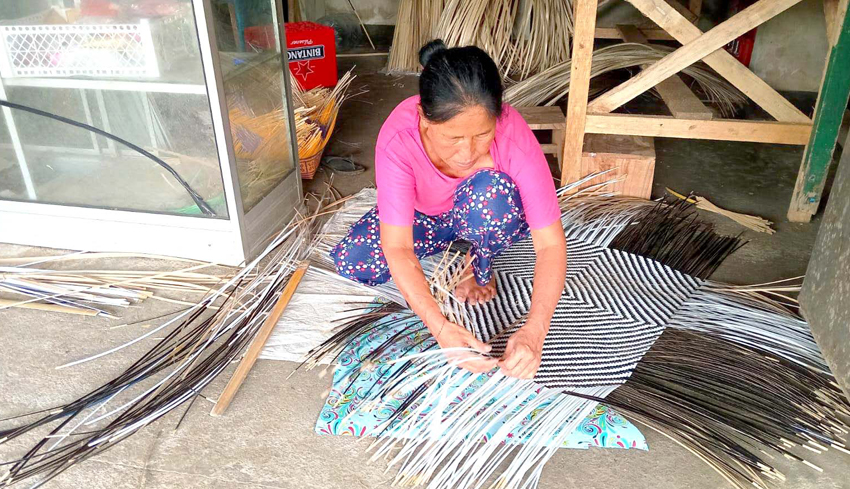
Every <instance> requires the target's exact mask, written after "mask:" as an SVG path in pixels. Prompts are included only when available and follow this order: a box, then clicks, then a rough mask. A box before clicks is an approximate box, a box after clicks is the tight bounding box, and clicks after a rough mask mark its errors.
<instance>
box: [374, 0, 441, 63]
mask: <svg viewBox="0 0 850 489" xmlns="http://www.w3.org/2000/svg"><path fill="white" fill-rule="evenodd" d="M445 4H446V0H402V1H401V3H399V6H398V17H397V19H398V20H397V21H396V28H395V32H394V33H393V44H392V49H390V56H389V60H388V61H387V71H388V72H390V73H394V72H402V73H416V72H418V71H419V70H420V69H421V68H422V67H421V66H420V65H419V48H421V47H422V46H423V45H424V44H425V43H427V42H428V41H430V40H431V39H434V38H435V36H436V32H437V26H438V24H439V22H440V16H441V15H442V13H443V8H444V6H445Z"/></svg>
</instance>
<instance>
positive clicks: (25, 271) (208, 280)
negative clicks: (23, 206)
mask: <svg viewBox="0 0 850 489" xmlns="http://www.w3.org/2000/svg"><path fill="white" fill-rule="evenodd" d="M212 266H213V264H212V263H202V264H198V265H194V266H191V267H188V268H184V269H181V270H174V271H163V272H156V271H140V270H50V269H45V268H31V267H26V266H18V267H0V290H2V291H4V292H6V293H10V294H13V295H14V296H16V297H18V298H14V299H11V298H6V299H0V310H2V309H7V308H11V307H16V308H25V309H38V310H46V311H52V312H63V313H69V314H78V315H85V316H101V317H107V318H114V317H115V316H114V315H113V314H112V313H111V312H110V311H107V310H104V309H102V308H101V307H99V306H110V307H128V306H131V305H133V304H136V303H138V302H141V301H143V300H145V299H157V300H162V301H166V302H174V303H179V304H186V305H192V304H193V303H190V302H185V301H180V300H177V299H172V298H168V297H163V296H161V295H160V293H163V292H164V293H174V292H179V293H198V294H206V293H208V292H209V291H210V289H211V288H212V287H215V286H216V285H219V284H221V283H223V282H224V281H226V280H227V278H228V277H227V276H219V275H212V274H206V273H198V271H197V270H200V269H202V268H208V267H212ZM20 296H23V297H25V298H20Z"/></svg>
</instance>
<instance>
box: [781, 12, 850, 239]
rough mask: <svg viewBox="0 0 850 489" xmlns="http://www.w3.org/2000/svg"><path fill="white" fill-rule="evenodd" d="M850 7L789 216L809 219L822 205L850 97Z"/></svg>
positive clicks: (828, 70)
mask: <svg viewBox="0 0 850 489" xmlns="http://www.w3.org/2000/svg"><path fill="white" fill-rule="evenodd" d="M849 12H850V11H848V10H847V9H844V16H843V17H842V18H841V21H840V25H838V26H836V28H837V30H838V33H839V35H838V39H837V40H836V43H835V45H834V46H832V47H831V49H830V50H829V53H828V55H827V59H826V67H825V68H824V72H823V79H822V81H821V86H820V92H819V93H818V101H817V104H816V105H815V116H814V122H813V125H812V133H811V137H810V138H809V141H808V144H807V145H806V150H805V151H804V152H803V161H802V163H801V164H800V171H799V173H798V174H797V183H796V184H795V185H794V195H793V196H792V197H791V205H790V206H789V208H788V220H790V221H794V222H808V221H810V220H811V218H812V216H813V215H815V214H816V213H817V211H818V207H819V206H820V201H821V194H822V193H823V187H824V185H825V184H826V177H827V174H828V173H829V165H830V163H832V154H833V152H834V151H835V143H836V140H837V139H838V132H839V129H840V127H841V119H842V117H843V115H844V109H845V108H846V107H847V100H848V98H850V15H848V13H849Z"/></svg>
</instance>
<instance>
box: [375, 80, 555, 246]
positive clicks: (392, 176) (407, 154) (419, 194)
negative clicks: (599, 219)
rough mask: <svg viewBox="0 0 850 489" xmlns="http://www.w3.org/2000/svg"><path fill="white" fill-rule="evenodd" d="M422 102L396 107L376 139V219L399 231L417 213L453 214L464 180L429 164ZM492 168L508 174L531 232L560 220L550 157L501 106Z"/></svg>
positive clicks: (518, 118) (416, 98)
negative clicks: (421, 124)
mask: <svg viewBox="0 0 850 489" xmlns="http://www.w3.org/2000/svg"><path fill="white" fill-rule="evenodd" d="M418 104H419V96H418V95H416V96H414V97H410V98H408V99H407V100H405V101H404V102H402V103H400V104H399V105H398V107H396V108H395V109H394V110H393V112H392V113H391V114H390V116H389V117H388V118H387V120H386V121H385V122H384V125H383V127H382V128H381V132H380V134H378V143H377V145H376V148H375V180H376V182H377V184H378V217H379V218H380V220H381V222H385V223H387V224H391V225H395V226H411V225H413V211H414V209H415V210H417V211H419V212H421V213H423V214H427V215H429V216H436V215H438V214H442V213H443V212H446V211H448V210H450V209H451V208H452V205H453V202H452V201H453V198H454V192H455V189H456V188H457V186H458V185H459V184H460V183H461V182H462V181H463V180H464V178H453V177H449V176H446V175H445V174H443V173H442V172H441V171H440V170H438V169H437V167H435V166H434V164H433V163H431V159H430V158H428V155H427V154H426V153H425V148H424V147H423V146H422V140H421V137H420V135H419V111H418V110H417V105H418ZM490 155H491V156H492V157H493V163H494V167H495V169H496V170H497V171H500V172H504V173H507V174H508V175H509V176H510V177H511V178H512V179H513V181H514V183H515V184H516V185H517V188H518V189H519V195H520V199H521V200H522V207H523V209H524V210H525V218H526V220H527V221H528V225H529V227H530V228H531V229H540V228H544V227H546V226H548V225H550V224H552V223H553V222H555V221H557V220H558V219H560V217H561V211H560V208H559V207H558V198H557V196H556V195H555V184H554V182H553V180H552V174H551V173H550V172H549V165H548V164H547V163H546V157H545V156H543V151H542V150H541V149H540V144H538V142H537V139H535V137H534V134H533V133H532V132H531V129H530V128H529V127H528V124H526V122H525V120H524V119H523V118H522V116H521V115H519V112H517V111H516V109H514V108H513V107H511V106H509V105H507V104H503V105H502V116H501V117H500V118H499V120H498V121H497V122H496V137H495V139H494V140H493V145H492V146H491V147H490Z"/></svg>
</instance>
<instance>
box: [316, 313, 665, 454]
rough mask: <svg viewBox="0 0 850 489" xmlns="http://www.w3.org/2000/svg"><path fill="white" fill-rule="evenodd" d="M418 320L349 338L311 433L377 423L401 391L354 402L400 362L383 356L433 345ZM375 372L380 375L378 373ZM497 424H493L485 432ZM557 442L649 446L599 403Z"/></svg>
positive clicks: (394, 321) (362, 429)
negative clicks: (369, 359)
mask: <svg viewBox="0 0 850 489" xmlns="http://www.w3.org/2000/svg"><path fill="white" fill-rule="evenodd" d="M419 324H421V323H420V322H419V319H418V318H410V319H403V316H399V315H391V316H389V317H387V318H384V319H382V320H381V321H380V322H378V323H377V324H376V325H375V327H374V328H372V330H370V332H369V333H368V334H366V335H364V336H362V337H360V338H358V339H357V340H355V341H352V342H351V343H350V344H349V345H348V346H347V347H346V349H345V350H344V351H343V352H342V354H341V355H340V356H339V358H338V360H337V363H338V365H337V367H336V369H335V370H334V378H333V387H332V388H331V392H330V395H328V398H327V400H326V401H325V405H324V407H323V408H322V412H321V414H320V415H319V419H318V421H317V422H316V432H317V433H319V434H330V435H354V436H362V435H364V434H366V433H367V432H368V431H370V430H372V429H374V428H376V427H377V426H379V425H381V424H382V423H383V422H384V421H386V419H387V418H388V417H389V416H390V415H392V413H393V412H395V411H396V409H397V408H398V407H399V406H400V405H401V403H402V402H403V401H404V399H405V398H406V397H407V395H408V393H407V392H400V393H398V394H396V395H395V396H393V398H392V399H387V400H386V401H385V402H384V403H383V404H382V405H380V406H377V407H376V408H374V409H372V410H370V411H369V412H360V411H356V408H357V407H358V406H360V405H361V404H362V403H363V399H364V398H365V397H366V395H367V394H368V393H369V392H370V391H372V392H373V391H374V389H379V388H380V386H381V383H382V380H379V379H381V378H383V379H386V378H387V375H391V373H392V372H393V371H395V370H397V369H399V368H401V363H398V364H393V365H388V364H387V362H389V361H391V360H393V359H395V358H399V357H401V356H405V355H411V354H413V353H417V352H420V351H423V350H425V349H427V348H429V347H433V345H434V340H433V338H431V337H430V335H428V334H426V333H424V332H423V330H422V329H421V328H418V327H417V325H419ZM391 338H394V339H393V341H392V345H391V346H390V347H389V348H387V350H386V351H385V352H384V353H383V354H382V355H381V361H380V362H379V363H375V364H373V365H369V366H366V367H364V366H363V364H362V363H361V361H362V359H363V358H365V356H366V355H368V354H369V353H371V352H372V351H374V350H375V349H376V348H377V347H379V346H380V345H381V344H383V343H384V342H386V341H387V340H390V339H391ZM361 367H363V368H361ZM358 372H359V375H357V374H358ZM379 372H380V373H381V375H378V373H379ZM487 376H488V374H481V376H479V378H478V379H476V381H475V382H473V383H472V384H471V385H470V386H469V387H468V388H467V389H466V390H465V391H464V393H463V394H461V396H459V399H457V400H456V401H455V402H457V401H459V400H461V399H463V398H464V397H466V396H468V395H469V394H470V393H471V392H473V391H474V390H475V388H476V387H477V386H478V385H481V384H482V383H483V382H484V381H485V380H486V379H487ZM416 407H417V406H416V405H415V404H414V405H411V406H409V407H408V408H407V409H406V410H405V415H406V414H407V413H409V412H411V411H413V410H415V409H416ZM352 412H354V413H353V414H352ZM533 416H535V413H532V414H531V415H529V418H528V419H529V420H530V419H532V418H533ZM498 428H499V426H495V427H494V428H493V429H492V430H491V433H493V432H495V431H496V430H498ZM516 441H517V443H521V442H522V440H516ZM563 447H564V448H588V447H601V448H637V449H640V450H648V449H649V447H648V446H647V444H646V439H645V438H644V437H643V434H642V433H641V432H640V431H639V430H638V429H637V428H636V427H635V426H634V425H633V424H631V423H630V422H629V421H628V420H626V419H625V418H624V417H623V416H622V415H620V414H619V413H618V412H616V411H615V410H613V409H611V408H609V407H607V406H604V405H601V404H600V405H598V406H597V407H596V409H595V410H594V411H593V412H592V413H591V414H590V415H588V416H587V417H586V418H585V419H584V421H582V422H581V424H580V425H579V426H578V427H577V428H576V429H575V431H574V432H573V433H572V434H571V435H570V436H569V437H568V438H567V439H566V441H564V443H563Z"/></svg>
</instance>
